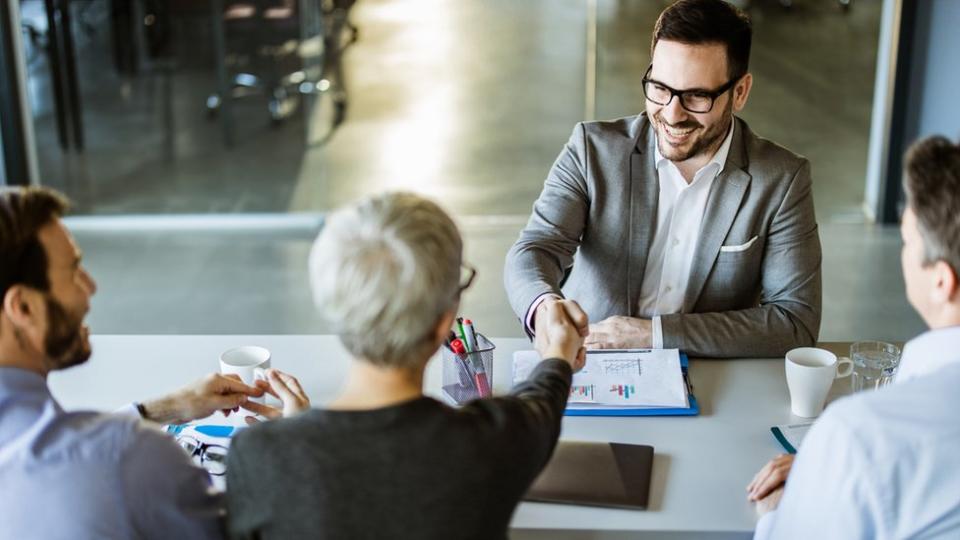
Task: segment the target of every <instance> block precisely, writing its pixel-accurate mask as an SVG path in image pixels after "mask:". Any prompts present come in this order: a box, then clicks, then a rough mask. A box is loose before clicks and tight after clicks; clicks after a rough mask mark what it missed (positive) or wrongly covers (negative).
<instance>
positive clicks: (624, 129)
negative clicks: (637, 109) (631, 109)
mask: <svg viewBox="0 0 960 540" xmlns="http://www.w3.org/2000/svg"><path fill="white" fill-rule="evenodd" d="M578 125H580V126H583V131H584V134H586V136H587V137H621V138H627V139H636V138H637V136H638V135H639V134H640V133H641V132H642V131H643V130H645V129H647V126H649V125H650V123H649V122H647V116H646V115H645V114H635V115H632V116H624V117H621V118H613V119H610V120H591V121H587V122H580V123H579V124H578Z"/></svg>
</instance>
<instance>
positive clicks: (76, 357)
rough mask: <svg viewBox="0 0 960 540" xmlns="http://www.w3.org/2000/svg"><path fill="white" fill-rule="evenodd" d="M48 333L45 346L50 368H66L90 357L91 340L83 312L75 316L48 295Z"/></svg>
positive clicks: (44, 341)
mask: <svg viewBox="0 0 960 540" xmlns="http://www.w3.org/2000/svg"><path fill="white" fill-rule="evenodd" d="M46 304H47V335H46V336H44V339H43V348H44V352H45V353H46V356H47V361H48V362H49V363H50V366H49V367H50V370H51V371H53V370H56V369H66V368H69V367H73V366H76V365H79V364H82V363H84V362H86V361H87V359H89V358H90V353H91V350H90V341H89V339H88V336H87V332H86V331H85V330H84V328H83V314H81V315H79V316H75V315H73V314H71V313H70V312H69V311H67V309H66V308H65V307H64V306H63V304H61V303H60V302H57V301H56V300H55V299H54V298H52V297H50V296H47V298H46Z"/></svg>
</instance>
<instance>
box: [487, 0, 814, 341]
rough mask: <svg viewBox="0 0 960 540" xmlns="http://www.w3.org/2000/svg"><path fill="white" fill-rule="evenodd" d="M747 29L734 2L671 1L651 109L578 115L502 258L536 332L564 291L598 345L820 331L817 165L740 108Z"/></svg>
mask: <svg viewBox="0 0 960 540" xmlns="http://www.w3.org/2000/svg"><path fill="white" fill-rule="evenodd" d="M751 33H752V30H751V26H750V21H749V19H747V17H746V16H745V15H744V14H743V13H742V12H740V11H739V10H737V9H736V8H734V7H733V6H731V5H729V4H727V3H726V2H722V1H720V0H682V1H680V2H677V3H675V4H673V5H672V6H670V7H668V8H667V9H666V10H664V12H663V13H662V14H661V15H660V18H659V19H658V20H657V24H656V28H655V29H654V35H653V45H652V52H651V55H652V63H651V65H650V67H649V68H648V70H647V73H646V74H645V75H644V78H643V90H644V95H645V96H646V112H645V113H644V114H640V115H638V116H634V117H629V118H624V119H619V120H613V121H608V122H583V123H580V124H578V125H577V126H576V127H575V128H574V130H573V134H572V135H571V136H570V140H569V141H568V143H567V145H566V146H565V147H564V149H563V151H562V152H561V153H560V156H559V157H558V158H557V161H556V162H555V163H554V165H553V168H552V169H551V170H550V174H549V176H548V177H547V180H546V182H545V184H544V188H543V192H542V193H541V194H540V197H539V198H538V199H537V201H536V203H535V204H534V207H533V214H532V215H531V217H530V221H529V223H528V224H527V226H526V228H525V229H524V230H523V232H522V233H521V234H520V238H519V239H518V240H517V242H516V244H515V245H514V246H513V248H512V249H511V250H510V252H509V254H508V255H507V261H506V268H505V271H504V281H505V285H506V289H507V294H508V296H509V298H510V303H511V305H512V307H513V309H514V311H515V312H516V313H517V315H518V316H519V317H520V318H521V320H522V322H523V324H524V326H525V328H526V330H527V332H528V333H529V334H531V335H532V333H533V332H534V331H535V328H536V318H537V317H538V316H540V313H541V310H540V308H541V307H542V306H544V305H546V304H547V303H549V302H552V301H555V299H556V298H559V297H561V296H565V297H567V298H570V299H573V300H576V301H578V302H579V303H580V304H581V305H582V307H583V308H584V310H585V311H586V312H587V314H588V316H589V317H590V320H591V321H593V324H591V326H590V332H591V334H590V336H589V337H588V338H587V345H588V346H591V347H595V348H625V347H654V348H659V347H663V348H679V349H682V350H684V351H686V352H687V353H688V354H691V355H696V356H709V357H743V356H779V355H781V354H782V353H784V352H785V351H786V350H788V349H791V348H793V347H797V346H802V345H812V344H813V343H814V342H815V341H816V339H817V334H818V333H819V328H820V305H821V277H820V262H821V253H820V239H819V237H818V235H817V223H816V218H815V216H814V209H813V195H812V191H811V182H810V165H809V163H808V162H807V160H806V159H804V158H802V157H800V156H797V155H796V154H793V153H792V152H790V151H788V150H786V149H784V148H783V147H781V146H778V145H776V144H775V143H772V142H770V141H768V140H765V139H761V138H759V137H757V136H756V135H754V134H753V132H752V131H751V130H750V128H749V127H748V126H747V124H746V122H744V121H743V120H741V119H739V118H737V117H736V116H735V115H734V113H735V112H738V111H740V110H742V109H743V107H744V106H745V105H746V102H747V97H748V96H749V94H750V88H751V85H752V82H753V79H752V76H751V75H750V73H749V72H748V62H749V57H750V42H751ZM561 286H562V289H561Z"/></svg>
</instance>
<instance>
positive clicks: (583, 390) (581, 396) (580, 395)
mask: <svg viewBox="0 0 960 540" xmlns="http://www.w3.org/2000/svg"><path fill="white" fill-rule="evenodd" d="M570 399H571V400H586V401H593V400H594V399H595V394H594V385H592V384H575V385H573V386H571V387H570Z"/></svg>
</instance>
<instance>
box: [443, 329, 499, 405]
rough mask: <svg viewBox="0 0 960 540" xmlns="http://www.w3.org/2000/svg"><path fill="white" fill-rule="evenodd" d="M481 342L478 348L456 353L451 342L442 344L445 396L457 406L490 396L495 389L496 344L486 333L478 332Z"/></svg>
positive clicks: (478, 339) (478, 341)
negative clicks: (449, 344)
mask: <svg viewBox="0 0 960 540" xmlns="http://www.w3.org/2000/svg"><path fill="white" fill-rule="evenodd" d="M477 345H478V347H477V350H476V351H473V352H469V353H466V354H454V353H453V351H452V350H451V349H450V347H449V346H447V345H444V346H443V347H441V350H442V351H443V354H442V360H443V395H444V397H445V398H446V399H447V400H449V401H450V402H452V403H454V404H456V405H462V404H463V403H466V402H468V401H470V400H472V399H477V398H483V397H489V396H490V395H491V392H492V390H493V350H494V349H495V348H496V345H494V344H493V342H491V341H490V340H489V339H487V338H486V337H485V336H484V335H483V334H477Z"/></svg>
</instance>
